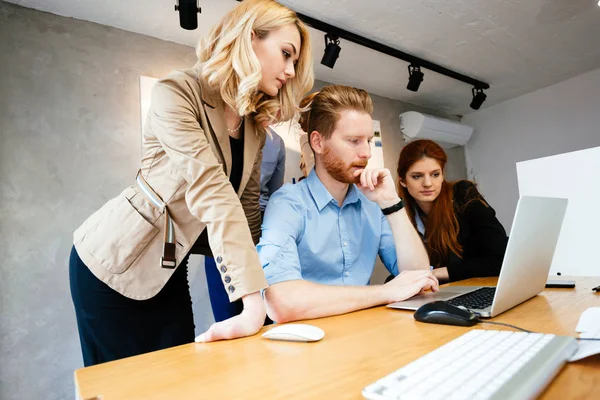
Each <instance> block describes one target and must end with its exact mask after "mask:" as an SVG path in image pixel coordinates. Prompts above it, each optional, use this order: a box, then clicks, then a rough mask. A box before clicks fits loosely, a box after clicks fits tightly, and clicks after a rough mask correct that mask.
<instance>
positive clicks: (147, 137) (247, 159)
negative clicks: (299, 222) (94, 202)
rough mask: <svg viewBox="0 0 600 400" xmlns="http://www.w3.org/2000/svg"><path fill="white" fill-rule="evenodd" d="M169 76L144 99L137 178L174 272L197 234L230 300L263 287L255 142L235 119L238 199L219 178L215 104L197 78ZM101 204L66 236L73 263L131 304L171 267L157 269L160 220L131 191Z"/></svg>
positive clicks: (220, 132)
mask: <svg viewBox="0 0 600 400" xmlns="http://www.w3.org/2000/svg"><path fill="white" fill-rule="evenodd" d="M201 68H202V66H201V65H197V66H196V67H195V68H194V69H190V70H185V71H174V72H172V73H171V74H170V75H169V76H167V77H166V78H164V79H161V80H160V81H158V82H157V84H156V85H155V87H154V89H153V91H152V99H151V105H150V109H149V112H148V119H147V123H146V127H145V129H144V132H143V140H142V163H141V170H140V171H141V174H142V176H143V177H144V178H145V179H146V181H147V182H148V184H149V185H150V186H151V187H152V189H154V191H155V192H156V193H157V194H158V195H159V196H160V197H161V198H162V200H163V201H164V202H165V203H166V205H167V208H168V210H169V213H170V215H171V218H172V220H173V224H174V231H175V241H176V252H175V256H176V260H177V265H179V264H180V263H181V260H182V259H183V258H184V257H185V256H186V255H187V253H188V252H189V250H190V248H191V247H192V245H193V244H194V242H195V241H196V239H197V238H198V237H199V236H200V234H201V233H202V231H203V230H204V229H205V228H206V229H208V237H209V241H210V245H211V249H212V251H213V254H214V256H215V261H216V262H217V268H218V269H219V271H220V273H221V277H222V280H223V284H224V285H225V288H226V290H227V293H228V295H229V299H230V301H234V300H237V299H239V298H240V297H242V296H244V295H246V294H248V293H252V292H256V291H259V290H261V289H264V288H265V287H267V282H266V279H265V276H264V273H263V271H262V267H261V264H260V261H259V259H258V254H257V252H256V248H255V246H254V244H255V243H256V242H258V239H259V237H260V223H261V221H260V210H259V204H258V199H259V195H260V163H261V158H262V147H263V144H264V142H265V137H264V134H263V133H261V134H260V135H257V131H256V128H255V126H254V123H253V121H252V119H251V118H245V120H244V127H245V129H244V162H243V173H242V179H241V182H240V187H239V190H238V193H235V191H234V190H233V187H232V186H231V184H230V182H229V178H228V173H229V171H231V149H230V145H229V134H228V132H227V126H226V123H225V114H224V106H223V104H224V103H223V101H222V100H221V98H220V96H219V95H218V93H217V92H215V91H213V90H211V89H210V88H209V87H208V85H207V83H206V82H205V81H204V80H203V79H202V77H201V76H200V75H199V74H198V71H199V70H200V69H201ZM131 181H132V186H129V187H128V188H126V189H125V190H124V191H123V192H122V193H121V194H120V195H118V196H117V197H115V198H114V199H112V200H110V201H108V202H107V203H106V204H105V205H104V206H102V207H101V208H100V209H99V210H98V211H96V212H95V213H94V214H93V215H92V216H91V217H89V218H88V219H87V220H86V221H85V222H84V223H83V225H81V227H79V229H77V230H76V231H75V233H74V239H73V240H74V245H75V248H76V249H77V253H78V254H79V257H80V258H81V260H82V261H83V262H84V263H85V265H87V266H88V268H89V269H90V270H91V271H92V273H93V274H94V275H95V276H96V277H98V279H100V280H102V281H103V282H105V283H106V284H107V285H109V286H110V287H111V288H113V289H114V290H116V291H117V292H119V293H121V294H122V295H124V296H127V297H129V298H132V299H138V300H143V299H148V298H151V297H153V296H154V295H156V294H157V293H158V292H159V291H160V290H161V289H162V288H163V286H164V285H165V283H166V282H167V280H168V279H169V278H170V277H171V275H172V274H173V272H174V269H168V268H162V267H161V266H160V265H159V263H160V259H161V256H162V250H163V241H164V218H165V214H164V212H161V211H159V210H158V209H157V208H155V207H153V206H152V204H151V203H150V202H149V200H148V199H147V198H146V197H145V196H144V194H143V193H141V192H140V190H139V189H138V187H137V186H136V185H135V176H132V177H131Z"/></svg>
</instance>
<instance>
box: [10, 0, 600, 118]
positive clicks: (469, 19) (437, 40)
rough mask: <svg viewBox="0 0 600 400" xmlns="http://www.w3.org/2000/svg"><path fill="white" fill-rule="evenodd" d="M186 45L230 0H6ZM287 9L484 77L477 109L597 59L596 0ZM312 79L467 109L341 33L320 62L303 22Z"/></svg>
mask: <svg viewBox="0 0 600 400" xmlns="http://www.w3.org/2000/svg"><path fill="white" fill-rule="evenodd" d="M8 1H9V2H11V3H16V4H20V5H22V6H25V7H29V8H35V9H38V10H43V11H48V12H51V13H55V14H59V15H64V16H70V17H74V18H78V19H83V20H88V21H93V22H97V23H99V24H103V25H109V26H114V27H117V28H121V29H124V30H127V31H131V32H137V33H141V34H144V35H149V36H154V37H157V38H160V39H164V40H170V41H173V42H177V43H182V44H186V45H190V46H195V44H196V43H197V39H198V38H200V37H201V36H203V35H205V34H206V33H207V32H208V29H209V28H210V26H212V25H213V24H214V23H215V22H216V21H217V20H218V19H219V18H220V17H221V16H223V15H224V14H225V13H226V12H227V11H228V10H229V9H230V8H232V7H234V6H235V5H236V4H237V2H236V1H235V0H200V6H201V7H202V14H199V16H198V17H199V20H198V23H199V25H200V27H199V28H198V29H197V30H195V31H186V30H184V29H181V28H180V27H179V21H178V13H176V12H175V11H174V9H173V5H174V4H175V0H127V1H126V0H101V1H98V0H8ZM281 2H282V3H284V4H286V5H289V6H291V7H292V8H293V9H295V10H296V11H299V12H302V13H304V14H306V15H309V16H311V17H314V18H317V19H320V20H322V21H326V22H328V23H330V24H332V25H335V26H338V27H341V28H344V29H346V30H348V31H352V32H354V33H357V34H360V35H362V36H365V37H368V38H370V39H373V40H376V41H379V42H381V43H384V44H387V45H389V46H391V47H394V48H397V49H399V50H402V51H405V52H407V53H410V54H414V55H417V56H419V57H421V58H424V59H427V60H429V61H432V62H434V63H437V64H440V65H442V66H445V67H447V68H450V69H453V70H455V71H457V72H461V73H463V74H466V75H471V76H473V77H474V78H477V79H480V80H483V81H486V82H488V83H489V84H490V85H491V88H490V89H489V90H487V91H486V93H487V95H488V99H487V101H486V102H485V103H484V104H483V107H482V108H486V107H489V106H491V105H493V104H496V103H499V102H501V101H504V100H507V99H510V98H514V97H517V96H520V95H523V94H525V93H528V92H531V91H534V90H536V89H539V88H542V87H545V86H549V85H552V84H554V83H557V82H560V81H563V80H565V79H568V78H570V77H573V76H576V75H579V74H582V73H584V72H587V71H590V70H593V69H596V68H600V7H599V6H598V0H455V1H450V0H446V1H444V0H437V1H436V0H403V1H399V0H371V1H365V0H362V1H361V0H302V1H300V0H281ZM311 33H312V44H313V52H314V57H315V72H316V76H317V78H318V79H321V80H324V81H329V82H333V83H343V84H349V85H353V86H357V87H362V88H365V89H367V90H368V91H369V92H371V93H374V94H378V95H381V96H385V97H389V98H392V99H398V100H403V101H406V102H410V103H413V104H418V105H421V106H425V107H430V108H433V109H437V110H439V111H442V112H445V113H450V114H467V113H469V112H472V110H471V109H470V108H469V103H470V101H471V87H470V86H469V85H467V84H465V83H462V82H458V81H455V80H453V79H451V78H447V77H445V76H442V75H438V74H436V73H433V72H431V71H427V70H424V72H425V80H424V82H423V83H422V84H421V88H420V89H419V91H418V92H417V93H413V92H410V91H408V90H406V83H407V81H408V72H407V63H405V62H404V61H401V60H398V59H395V58H392V57H389V56H387V55H384V54H381V53H378V52H375V51H373V50H370V49H367V48H364V47H361V46H359V45H355V44H353V43H350V42H347V41H345V40H342V43H341V47H342V51H341V54H340V58H339V59H338V61H337V63H336V65H335V68H334V69H329V68H327V67H324V66H322V65H321V64H320V59H321V57H322V54H323V49H324V40H323V33H322V32H320V31H317V30H312V29H311Z"/></svg>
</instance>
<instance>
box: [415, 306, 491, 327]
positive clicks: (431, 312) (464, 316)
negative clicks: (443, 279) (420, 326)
mask: <svg viewBox="0 0 600 400" xmlns="http://www.w3.org/2000/svg"><path fill="white" fill-rule="evenodd" d="M414 317H415V319H416V320H417V321H420V322H429V323H432V324H444V325H460V326H473V325H475V324H476V323H478V322H479V316H478V315H477V314H475V313H472V312H470V311H467V310H463V309H462V308H458V307H456V306H453V305H451V304H448V303H446V302H445V301H434V302H431V303H427V304H424V305H422V306H421V307H419V309H418V310H417V311H415V314H414Z"/></svg>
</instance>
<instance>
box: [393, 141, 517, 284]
mask: <svg viewBox="0 0 600 400" xmlns="http://www.w3.org/2000/svg"><path fill="white" fill-rule="evenodd" d="M446 161H447V156H446V153H445V152H444V150H443V149H442V148H441V147H440V146H439V145H438V144H437V143H435V142H433V141H431V140H416V141H413V142H410V143H409V144H407V145H406V146H405V147H404V148H403V149H402V151H401V152H400V159H399V160H398V191H399V195H400V197H401V198H402V199H404V202H405V204H406V211H407V213H408V216H409V218H410V220H411V221H412V223H413V225H414V226H415V228H416V229H417V230H418V231H419V233H420V234H421V237H422V239H423V242H424V243H425V248H426V249H427V253H428V255H429V259H430V262H431V265H432V267H433V268H434V270H433V274H434V275H435V277H436V278H438V280H440V281H458V280H461V279H467V278H472V277H481V276H498V275H499V274H500V268H501V266H502V260H503V258H504V253H505V251H506V245H507V243H508V238H507V236H506V231H505V230H504V227H503V226H502V225H501V224H500V222H499V221H498V219H497V218H496V212H495V211H494V209H493V208H492V207H491V206H490V205H489V204H488V203H487V202H486V201H485V199H484V198H483V196H482V195H481V193H479V191H478V190H477V188H476V186H475V184H473V183H472V182H470V181H466V180H462V181H457V182H448V181H447V180H445V179H444V167H445V166H446Z"/></svg>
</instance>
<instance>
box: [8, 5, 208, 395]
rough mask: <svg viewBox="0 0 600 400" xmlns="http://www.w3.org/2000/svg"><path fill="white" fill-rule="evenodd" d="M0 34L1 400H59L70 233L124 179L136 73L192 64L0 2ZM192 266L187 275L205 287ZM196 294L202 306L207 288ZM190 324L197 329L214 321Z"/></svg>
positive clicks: (129, 171)
mask: <svg viewBox="0 0 600 400" xmlns="http://www.w3.org/2000/svg"><path fill="white" fill-rule="evenodd" d="M0 38H1V39H0V59H1V60H2V62H0V140H1V141H0V143H1V150H0V172H1V175H0V190H1V197H2V202H0V221H1V223H0V242H1V243H2V245H1V246H0V260H2V262H1V263H0V399H3V400H12V399H48V400H50V399H67V398H72V397H73V393H74V387H73V371H74V370H75V369H76V368H79V367H81V366H82V361H81V353H80V347H79V338H78V335H77V328H76V324H75V315H74V311H73V306H72V302H71V297H70V292H69V280H68V256H69V251H70V248H71V237H72V232H73V230H74V229H75V228H76V227H77V226H78V225H79V224H80V223H81V222H82V221H83V220H84V219H85V218H87V217H88V216H89V215H90V214H91V213H92V212H93V211H95V210H96V209H97V208H98V207H100V206H101V205H102V204H103V203H104V202H105V201H106V200H108V199H109V198H111V197H113V196H115V195H116V194H118V193H119V192H120V191H121V190H122V189H123V188H124V187H125V186H127V185H130V184H132V183H133V180H134V178H135V173H136V170H137V168H138V164H139V156H140V116H139V114H140V111H139V77H140V75H147V76H154V77H160V76H163V75H165V74H167V73H168V72H169V71H171V70H172V69H175V68H185V67H188V66H191V65H193V63H194V62H195V55H194V50H193V49H192V48H190V47H186V46H181V45H177V44H174V43H170V42H165V41H161V40H158V39H153V38H150V37H146V36H142V35H138V34H133V33H129V32H124V31H121V30H118V29H113V28H109V27H105V26H101V25H97V24H94V23H90V22H84V21H79V20H74V19H71V18H64V17H59V16H55V15H52V14H47V13H43V12H39V11H34V10H30V9H26V8H21V7H18V6H15V5H12V4H8V3H4V2H0ZM197 264H198V263H197V262H196V263H195V264H194V265H193V266H192V268H191V272H190V275H191V276H192V278H196V277H197V279H198V280H202V279H203V277H202V272H203V270H202V269H201V268H200V269H199V268H197ZM192 281H193V279H192ZM192 286H194V285H193V282H192ZM194 298H195V300H197V301H201V300H202V299H204V304H205V305H206V304H207V302H206V294H205V292H196V293H194ZM197 318H198V320H197V325H199V326H203V327H205V325H207V324H209V323H210V322H211V319H212V315H210V314H208V315H207V314H199V315H198V316H197Z"/></svg>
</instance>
